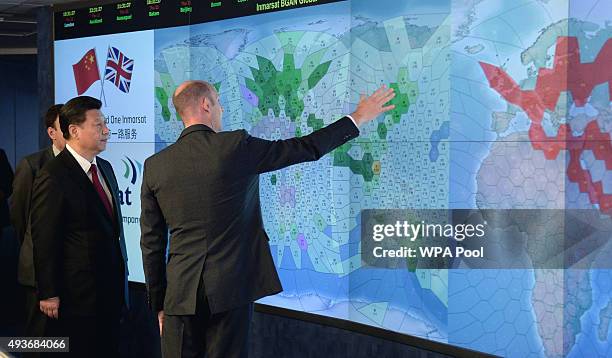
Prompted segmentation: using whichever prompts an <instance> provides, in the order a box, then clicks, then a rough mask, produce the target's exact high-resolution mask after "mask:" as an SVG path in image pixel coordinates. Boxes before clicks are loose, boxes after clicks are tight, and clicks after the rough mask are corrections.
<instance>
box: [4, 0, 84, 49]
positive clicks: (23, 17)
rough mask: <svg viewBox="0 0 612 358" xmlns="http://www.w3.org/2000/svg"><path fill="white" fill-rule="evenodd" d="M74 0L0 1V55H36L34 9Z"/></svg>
mask: <svg viewBox="0 0 612 358" xmlns="http://www.w3.org/2000/svg"><path fill="white" fill-rule="evenodd" d="M74 2H75V1H74V0H0V55H2V54H33V53H36V9H37V8H38V7H40V6H50V5H55V4H65V3H74Z"/></svg>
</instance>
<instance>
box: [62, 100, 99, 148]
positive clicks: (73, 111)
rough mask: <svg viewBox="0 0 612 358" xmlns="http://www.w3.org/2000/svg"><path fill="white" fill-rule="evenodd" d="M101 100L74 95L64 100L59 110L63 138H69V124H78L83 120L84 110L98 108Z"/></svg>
mask: <svg viewBox="0 0 612 358" xmlns="http://www.w3.org/2000/svg"><path fill="white" fill-rule="evenodd" d="M101 107H102V102H100V100H99V99H97V98H93V97H89V96H79V97H74V98H73V99H71V100H70V101H68V102H66V104H64V106H63V107H62V109H61V111H60V127H61V128H62V133H63V134H64V138H66V139H70V133H69V132H68V127H69V126H70V125H71V124H75V125H79V124H81V123H83V122H85V112H87V111H89V110H90V109H100V108H101Z"/></svg>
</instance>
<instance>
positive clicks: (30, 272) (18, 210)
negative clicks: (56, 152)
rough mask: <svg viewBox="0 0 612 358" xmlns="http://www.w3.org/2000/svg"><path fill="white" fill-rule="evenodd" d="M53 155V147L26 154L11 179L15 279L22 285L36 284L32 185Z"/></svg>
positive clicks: (31, 285)
mask: <svg viewBox="0 0 612 358" xmlns="http://www.w3.org/2000/svg"><path fill="white" fill-rule="evenodd" d="M53 157H54V156H53V147H48V148H46V149H43V150H41V151H40V152H36V153H34V154H30V155H28V156H27V157H25V158H23V159H22V160H21V161H20V162H19V164H18V165H17V169H16V170H15V180H14V181H13V196H11V200H10V211H11V222H12V223H13V227H14V228H15V233H16V234H17V239H19V243H20V244H21V250H20V251H19V266H18V272H17V279H18V280H19V283H21V284H22V285H26V286H30V287H35V285H36V281H35V278H34V261H33V258H32V235H31V234H32V233H31V231H30V203H31V199H32V186H33V185H34V179H35V178H36V175H37V174H38V171H39V170H40V169H41V168H42V167H43V166H44V165H45V163H47V162H48V161H49V160H51V159H53Z"/></svg>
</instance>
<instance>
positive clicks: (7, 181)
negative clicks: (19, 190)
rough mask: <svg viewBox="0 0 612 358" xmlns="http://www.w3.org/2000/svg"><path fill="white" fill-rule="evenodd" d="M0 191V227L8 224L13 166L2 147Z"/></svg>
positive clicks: (0, 154) (0, 150)
mask: <svg viewBox="0 0 612 358" xmlns="http://www.w3.org/2000/svg"><path fill="white" fill-rule="evenodd" d="M0 191H1V192H2V194H3V195H1V196H0V229H2V228H3V227H5V226H8V225H9V224H10V218H9V209H8V198H9V196H11V193H12V191H13V168H11V164H10V163H9V161H8V158H7V157H6V153H5V152H4V150H2V149H0ZM0 235H2V233H0Z"/></svg>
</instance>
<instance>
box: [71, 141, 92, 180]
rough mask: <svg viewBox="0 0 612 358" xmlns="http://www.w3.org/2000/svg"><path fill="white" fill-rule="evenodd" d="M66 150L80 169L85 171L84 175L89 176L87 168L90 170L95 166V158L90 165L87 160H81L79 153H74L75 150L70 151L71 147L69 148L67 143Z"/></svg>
mask: <svg viewBox="0 0 612 358" xmlns="http://www.w3.org/2000/svg"><path fill="white" fill-rule="evenodd" d="M66 149H68V151H69V152H70V154H72V156H73V157H74V159H76V161H77V162H78V163H79V165H80V166H81V168H83V170H84V171H85V174H89V168H91V165H92V164H96V165H97V163H96V157H94V158H93V161H92V162H91V163H90V162H89V160H87V159H85V158H83V157H82V156H81V155H80V154H79V153H77V152H76V150H74V149H72V147H70V145H69V144H68V143H66Z"/></svg>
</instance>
